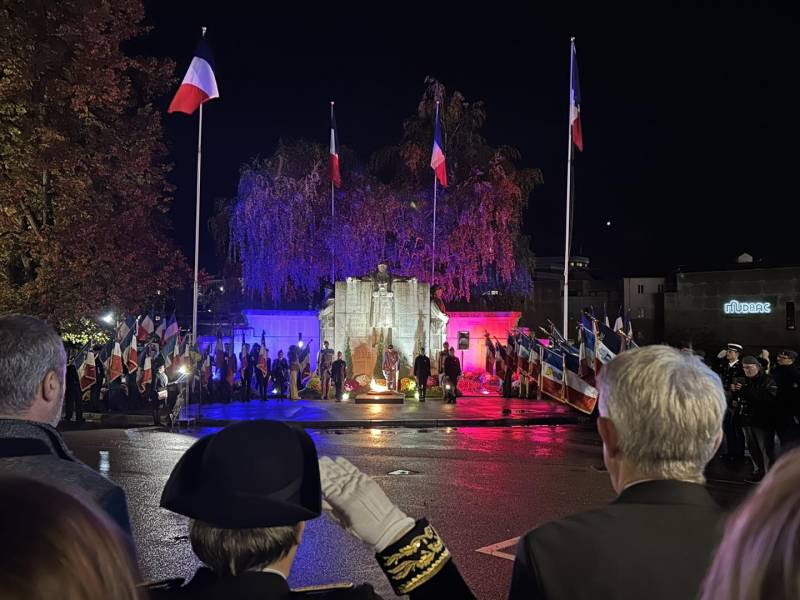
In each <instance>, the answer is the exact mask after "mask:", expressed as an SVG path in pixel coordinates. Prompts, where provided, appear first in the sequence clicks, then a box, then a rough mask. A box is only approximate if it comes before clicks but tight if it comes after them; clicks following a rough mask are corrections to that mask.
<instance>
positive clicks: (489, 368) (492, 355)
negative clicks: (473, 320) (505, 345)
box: [485, 333, 497, 375]
mask: <svg viewBox="0 0 800 600" xmlns="http://www.w3.org/2000/svg"><path fill="white" fill-rule="evenodd" d="M496 362H497V352H496V351H495V349H494V343H493V342H492V340H491V338H489V334H488V333H487V334H486V366H485V369H486V372H487V373H488V374H489V375H494V365H495V363H496Z"/></svg>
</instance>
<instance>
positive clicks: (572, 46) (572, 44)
mask: <svg viewBox="0 0 800 600" xmlns="http://www.w3.org/2000/svg"><path fill="white" fill-rule="evenodd" d="M574 55H575V38H574V37H573V38H570V41H569V112H568V114H567V214H566V219H565V221H566V224H565V227H564V320H563V321H562V323H563V329H562V331H563V334H564V337H566V338H567V339H569V330H568V329H567V322H568V320H569V319H568V316H569V313H568V311H569V255H570V239H569V238H570V235H569V230H570V201H571V197H570V196H571V193H572V123H571V117H572V115H571V113H572V68H573V64H572V62H573V57H574Z"/></svg>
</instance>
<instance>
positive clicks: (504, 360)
mask: <svg viewBox="0 0 800 600" xmlns="http://www.w3.org/2000/svg"><path fill="white" fill-rule="evenodd" d="M494 343H495V348H496V349H497V361H496V362H495V375H497V376H498V377H499V378H500V379H504V378H505V376H506V371H507V370H508V352H507V351H506V349H505V348H504V347H503V344H501V343H500V341H499V340H498V339H497V338H495V340H494Z"/></svg>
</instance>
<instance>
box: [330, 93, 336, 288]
mask: <svg viewBox="0 0 800 600" xmlns="http://www.w3.org/2000/svg"><path fill="white" fill-rule="evenodd" d="M331 126H333V100H331ZM331 135H333V132H331ZM335 219H336V209H335V204H334V185H333V171H331V233H333V231H334V225H335V223H336V221H335ZM335 277H336V245H335V244H331V285H332V286H333V288H334V291H335V290H336V283H335V279H334V278H335Z"/></svg>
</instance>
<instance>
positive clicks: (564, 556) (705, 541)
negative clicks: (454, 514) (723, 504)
mask: <svg viewBox="0 0 800 600" xmlns="http://www.w3.org/2000/svg"><path fill="white" fill-rule="evenodd" d="M721 532H722V528H721V513H720V510H719V508H718V506H717V505H716V504H715V502H714V500H713V499H712V498H711V496H710V495H709V494H708V492H707V491H706V490H705V488H704V487H703V486H701V485H698V484H695V483H686V482H681V481H667V480H662V481H648V482H643V483H639V484H636V485H634V486H631V487H629V488H628V489H626V490H624V491H623V492H622V493H621V494H620V495H619V496H618V497H617V499H616V500H614V502H612V503H611V504H610V505H608V506H606V507H603V508H599V509H596V510H591V511H588V512H583V513H579V514H577V515H573V516H571V517H567V518H565V519H561V520H559V521H554V522H552V523H547V524H545V525H542V526H541V527H538V528H536V529H534V530H533V531H530V532H528V533H527V534H526V535H525V536H524V537H523V538H522V539H521V540H520V543H519V546H518V548H517V558H516V561H515V562H514V572H513V576H512V580H511V591H510V593H509V600H539V599H543V598H547V599H550V600H555V599H558V600H561V599H569V600H583V599H586V600H612V599H613V600H626V599H628V598H630V599H631V600H634V599H635V600H641V599H642V598H647V599H648V600H662V599H663V600H675V599H677V598H681V599H686V600H690V599H692V598H695V597H697V594H698V591H699V589H700V584H701V582H702V580H703V577H704V576H705V573H706V569H707V568H708V566H709V564H710V563H711V558H712V554H713V552H714V549H715V548H716V546H717V543H718V541H719V537H720V535H721Z"/></svg>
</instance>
